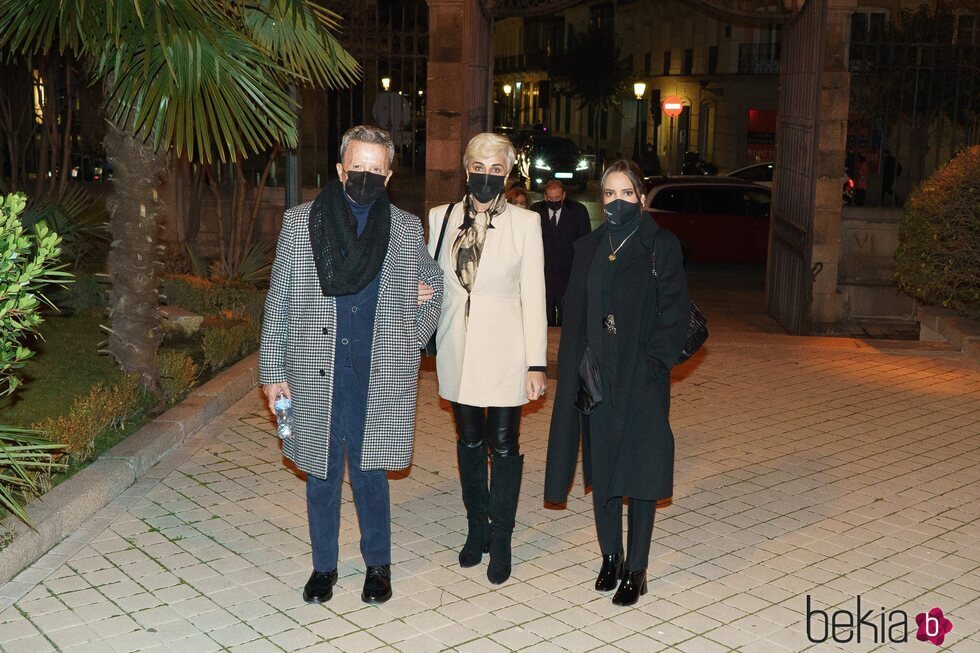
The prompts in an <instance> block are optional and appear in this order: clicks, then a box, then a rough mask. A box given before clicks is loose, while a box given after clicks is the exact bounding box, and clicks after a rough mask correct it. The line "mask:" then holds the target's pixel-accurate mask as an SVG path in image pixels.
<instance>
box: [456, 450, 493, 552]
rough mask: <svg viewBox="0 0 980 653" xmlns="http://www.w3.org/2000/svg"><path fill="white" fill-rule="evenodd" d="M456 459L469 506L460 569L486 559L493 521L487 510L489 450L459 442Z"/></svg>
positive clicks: (488, 500) (464, 496)
mask: <svg viewBox="0 0 980 653" xmlns="http://www.w3.org/2000/svg"><path fill="white" fill-rule="evenodd" d="M456 460H457V462H458V463H459V482H460V486H461V487H462V490H463V505H464V506H466V522H467V530H466V543H465V544H464V545H463V548H462V549H461V550H460V552H459V566H460V567H474V566H476V565H478V564H480V561H481V560H483V554H484V553H486V552H487V551H488V550H489V547H490V522H489V521H488V520H487V511H488V509H489V508H488V506H489V503H490V493H489V491H488V490H487V447H486V445H485V444H481V445H480V446H478V447H468V446H466V445H465V444H463V443H462V442H457V443H456Z"/></svg>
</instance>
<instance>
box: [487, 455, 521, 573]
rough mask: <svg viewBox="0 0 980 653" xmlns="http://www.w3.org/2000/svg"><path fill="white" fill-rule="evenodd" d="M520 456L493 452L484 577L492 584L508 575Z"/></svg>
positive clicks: (518, 487) (518, 493) (519, 489)
mask: <svg viewBox="0 0 980 653" xmlns="http://www.w3.org/2000/svg"><path fill="white" fill-rule="evenodd" d="M523 469H524V456H523V455H520V456H493V469H492V470H491V474H492V475H491V477H490V518H491V521H490V564H489V566H488V567H487V579H488V580H489V581H490V582H491V583H493V584H494V585H499V584H500V583H503V582H504V581H506V580H507V579H508V578H510V568H511V565H510V539H511V535H513V533H514V518H515V517H516V515H517V499H518V497H519V496H520V493H521V475H522V472H523Z"/></svg>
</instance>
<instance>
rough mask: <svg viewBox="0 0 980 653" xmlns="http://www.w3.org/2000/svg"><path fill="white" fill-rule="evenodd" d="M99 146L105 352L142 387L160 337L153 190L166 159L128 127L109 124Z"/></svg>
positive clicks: (151, 386)
mask: <svg viewBox="0 0 980 653" xmlns="http://www.w3.org/2000/svg"><path fill="white" fill-rule="evenodd" d="M105 149H106V154H107V157H108V159H109V161H110V163H111V164H112V167H113V174H114V176H113V180H112V185H113V192H112V195H111V196H110V197H109V199H108V200H107V201H106V206H107V208H108V209H109V229H110V231H111V233H112V247H111V249H110V250H109V258H108V261H107V267H108V272H109V281H110V284H111V285H110V290H109V325H110V329H109V346H108V351H109V353H110V354H112V356H113V357H114V358H115V359H116V361H117V362H118V363H119V367H120V368H121V369H122V370H124V371H126V372H135V373H137V374H139V375H140V383H141V385H142V386H143V388H145V389H147V390H153V391H155V390H157V376H158V370H157V349H158V348H159V347H160V343H161V341H162V340H163V330H162V329H161V327H160V323H159V318H158V314H157V306H158V304H159V288H160V270H161V267H162V264H161V262H160V261H159V249H158V245H157V240H158V236H159V225H160V220H159V217H160V213H161V212H162V210H163V204H162V203H161V202H160V200H159V198H158V196H157V189H158V188H159V186H160V184H161V183H162V182H163V178H164V175H165V173H166V164H167V159H166V156H165V155H162V154H157V153H155V152H154V151H153V148H152V147H151V146H150V145H148V144H146V143H144V142H142V141H140V140H138V139H137V138H136V137H135V135H134V134H133V133H132V132H131V131H130V130H129V129H123V128H120V127H119V126H118V125H115V124H113V123H111V122H110V123H109V124H108V126H107V129H106V137H105Z"/></svg>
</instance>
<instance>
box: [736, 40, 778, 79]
mask: <svg viewBox="0 0 980 653" xmlns="http://www.w3.org/2000/svg"><path fill="white" fill-rule="evenodd" d="M738 72H739V73H740V74H742V75H775V74H777V73H778V72H779V44H778V43H742V44H740V45H739V46H738Z"/></svg>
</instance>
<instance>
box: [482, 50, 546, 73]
mask: <svg viewBox="0 0 980 653" xmlns="http://www.w3.org/2000/svg"><path fill="white" fill-rule="evenodd" d="M561 58H562V55H560V54H548V52H546V51H544V50H540V51H538V52H528V53H525V54H517V55H512V56H509V57H495V58H494V60H493V72H494V73H495V74H496V73H522V72H527V71H529V70H548V69H549V68H551V67H552V66H554V65H555V64H556V63H558V62H559V61H560V60H561Z"/></svg>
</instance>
